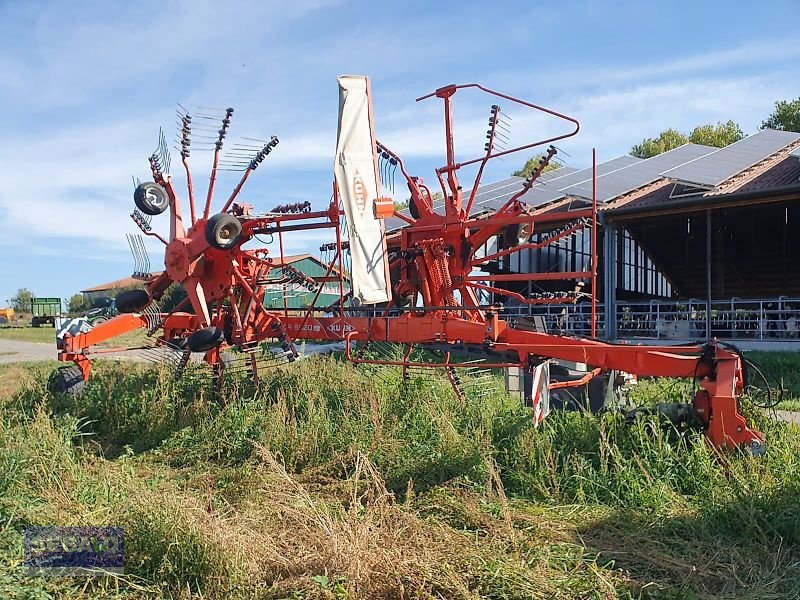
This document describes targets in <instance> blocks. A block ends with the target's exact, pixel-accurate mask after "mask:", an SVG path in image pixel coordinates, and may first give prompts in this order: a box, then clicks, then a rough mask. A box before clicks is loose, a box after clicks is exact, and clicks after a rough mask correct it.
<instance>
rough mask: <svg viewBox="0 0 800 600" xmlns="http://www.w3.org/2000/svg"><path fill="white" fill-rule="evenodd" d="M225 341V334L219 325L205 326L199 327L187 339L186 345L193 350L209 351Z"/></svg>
mask: <svg viewBox="0 0 800 600" xmlns="http://www.w3.org/2000/svg"><path fill="white" fill-rule="evenodd" d="M224 341H225V334H224V333H223V331H222V329H220V328H219V327H214V326H213V325H212V326H211V327H203V328H202V329H198V330H197V331H195V332H194V333H193V334H192V335H190V336H189V338H188V339H187V340H186V345H187V347H188V348H189V350H191V351H192V352H208V351H209V350H213V349H214V348H216V347H217V346H219V345H220V344H221V343H222V342H224Z"/></svg>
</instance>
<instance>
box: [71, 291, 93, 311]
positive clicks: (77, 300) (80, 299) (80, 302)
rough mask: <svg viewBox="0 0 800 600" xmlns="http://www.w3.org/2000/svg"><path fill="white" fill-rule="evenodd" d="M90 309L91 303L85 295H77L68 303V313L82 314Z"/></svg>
mask: <svg viewBox="0 0 800 600" xmlns="http://www.w3.org/2000/svg"><path fill="white" fill-rule="evenodd" d="M88 308H89V303H88V302H87V301H86V298H85V297H84V295H83V294H75V295H74V296H72V297H71V298H70V299H69V300H68V301H67V312H70V313H75V314H78V313H82V312H83V311H85V310H86V309H88Z"/></svg>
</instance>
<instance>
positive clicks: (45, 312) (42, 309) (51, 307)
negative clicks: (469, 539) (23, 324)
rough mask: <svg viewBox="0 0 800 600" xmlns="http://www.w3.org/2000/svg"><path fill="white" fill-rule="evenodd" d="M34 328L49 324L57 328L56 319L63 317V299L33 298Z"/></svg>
mask: <svg viewBox="0 0 800 600" xmlns="http://www.w3.org/2000/svg"><path fill="white" fill-rule="evenodd" d="M31 314H32V315H33V318H32V319H31V326H32V327H39V326H40V325H42V324H43V323H44V324H48V325H52V326H53V327H55V325H56V317H60V316H61V298H32V299H31Z"/></svg>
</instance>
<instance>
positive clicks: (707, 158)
mask: <svg viewBox="0 0 800 600" xmlns="http://www.w3.org/2000/svg"><path fill="white" fill-rule="evenodd" d="M798 139H800V134H797V133H792V132H790V131H777V130H774V129H765V130H763V131H759V132H758V133H756V134H753V135H751V136H748V137H746V138H744V139H741V140H739V141H738V142H734V143H733V144H730V145H729V146H725V147H724V148H719V149H718V150H715V151H713V152H710V153H708V154H706V155H704V156H701V157H699V158H695V159H694V160H690V161H689V162H687V163H685V164H682V165H680V166H678V167H674V168H672V169H667V170H665V171H663V172H662V173H661V175H662V176H664V177H668V178H669V179H673V180H675V181H677V182H680V183H686V184H689V185H692V186H695V187H703V188H709V189H711V188H714V187H716V186H718V185H719V184H721V183H722V182H723V181H725V180H726V179H730V178H731V177H733V176H734V175H736V174H738V173H741V172H742V171H744V170H745V169H748V168H749V167H752V166H753V165H754V164H756V163H758V162H760V161H762V160H764V159H765V158H767V157H768V156H770V155H772V154H774V153H775V152H777V151H778V150H780V149H781V148H785V147H786V146H788V145H789V144H791V143H792V142H794V141H797V140H798Z"/></svg>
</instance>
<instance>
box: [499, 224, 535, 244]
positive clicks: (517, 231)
mask: <svg viewBox="0 0 800 600" xmlns="http://www.w3.org/2000/svg"><path fill="white" fill-rule="evenodd" d="M530 236H531V234H530V231H529V227H527V226H525V225H523V224H521V223H511V224H510V225H506V228H505V229H504V230H503V246H504V247H505V248H515V247H517V246H519V245H521V244H526V243H527V242H528V240H529V239H530Z"/></svg>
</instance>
